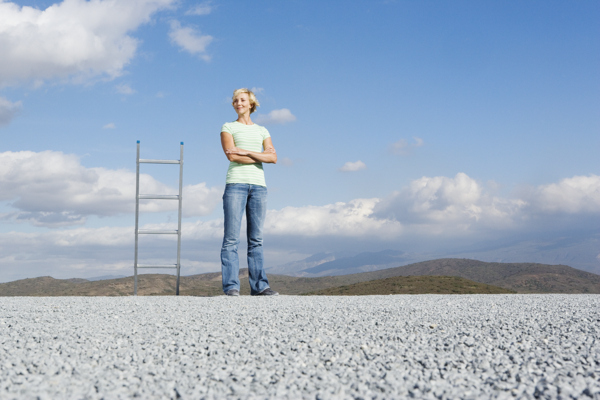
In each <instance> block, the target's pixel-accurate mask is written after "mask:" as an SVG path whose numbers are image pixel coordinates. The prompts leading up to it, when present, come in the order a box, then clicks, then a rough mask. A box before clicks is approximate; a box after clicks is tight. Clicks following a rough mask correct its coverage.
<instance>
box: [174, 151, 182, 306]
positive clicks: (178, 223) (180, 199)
mask: <svg viewBox="0 0 600 400" xmlns="http://www.w3.org/2000/svg"><path fill="white" fill-rule="evenodd" d="M179 152H180V154H179V215H178V221H177V287H176V290H175V295H176V296H179V276H180V272H181V210H182V201H183V142H181V145H180V146H179Z"/></svg>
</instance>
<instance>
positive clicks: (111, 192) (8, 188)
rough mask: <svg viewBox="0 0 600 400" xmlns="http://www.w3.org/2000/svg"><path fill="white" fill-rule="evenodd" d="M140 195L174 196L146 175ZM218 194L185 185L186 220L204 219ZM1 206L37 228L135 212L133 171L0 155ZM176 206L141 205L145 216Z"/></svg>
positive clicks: (27, 154) (50, 157) (68, 159)
mask: <svg viewBox="0 0 600 400" xmlns="http://www.w3.org/2000/svg"><path fill="white" fill-rule="evenodd" d="M140 193H146V194H160V195H164V194H176V193H177V189H176V188H173V187H169V186H167V185H165V184H163V183H161V182H159V181H157V180H155V179H154V178H153V177H151V176H149V175H147V174H140ZM220 196H221V189H219V188H208V187H207V186H206V184H205V183H200V184H196V185H186V186H185V187H184V197H183V199H184V200H183V201H184V204H185V207H184V211H185V215H186V216H198V215H206V214H209V213H210V212H212V210H213V209H214V208H215V207H216V205H217V204H218V203H219V201H220ZM0 201H10V202H11V203H10V206H11V207H13V208H14V209H16V210H17V211H15V212H12V213H10V214H8V215H5V216H4V218H5V219H6V218H10V219H13V220H17V221H19V220H20V221H29V222H31V223H32V224H34V225H38V226H50V227H53V226H54V227H56V226H65V225H70V224H81V223H84V222H85V219H86V217H87V216H90V215H96V216H113V215H118V214H126V213H132V212H133V211H134V207H135V172H133V171H129V170H110V169H106V168H86V167H84V166H82V165H81V164H80V162H79V159H78V157H76V156H74V155H68V154H63V153H61V152H54V151H44V152H41V153H35V152H31V151H22V152H5V153H0ZM176 209H177V202H176V201H156V200H144V201H141V202H140V210H141V211H143V212H161V211H169V210H176Z"/></svg>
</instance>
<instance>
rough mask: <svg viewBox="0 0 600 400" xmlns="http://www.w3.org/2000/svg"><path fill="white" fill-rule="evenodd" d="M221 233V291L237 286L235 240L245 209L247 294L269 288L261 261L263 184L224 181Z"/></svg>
mask: <svg viewBox="0 0 600 400" xmlns="http://www.w3.org/2000/svg"><path fill="white" fill-rule="evenodd" d="M223 211H224V213H225V234H224V236H223V246H222V247H221V273H222V276H223V291H224V292H225V293H227V291H229V290H231V289H236V290H240V279H239V272H240V260H239V258H238V244H239V243H240V228H241V226H242V216H243V215H244V211H246V231H247V237H248V275H249V281H250V294H258V293H260V292H262V291H263V290H265V289H268V288H269V281H268V280H267V273H266V272H265V269H264V265H263V238H262V230H263V224H264V222H265V216H266V215H267V188H266V187H264V186H259V185H250V184H247V183H228V184H227V185H226V186H225V193H224V194H223Z"/></svg>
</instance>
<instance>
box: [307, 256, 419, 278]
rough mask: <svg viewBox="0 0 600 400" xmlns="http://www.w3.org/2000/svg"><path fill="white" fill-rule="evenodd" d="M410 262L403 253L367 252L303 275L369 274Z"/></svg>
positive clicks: (331, 262)
mask: <svg viewBox="0 0 600 400" xmlns="http://www.w3.org/2000/svg"><path fill="white" fill-rule="evenodd" d="M408 260H410V258H409V257H407V256H406V255H405V253H404V252H402V251H396V250H384V251H380V252H376V253H373V252H365V253H360V254H357V255H355V256H353V257H346V258H340V259H337V260H332V261H328V262H324V263H322V264H319V265H318V266H316V267H312V268H307V269H304V270H303V271H302V274H303V276H315V277H317V276H331V275H345V274H352V273H360V272H369V271H376V270H379V269H385V268H391V267H397V266H398V265H400V264H402V263H405V262H406V261H408Z"/></svg>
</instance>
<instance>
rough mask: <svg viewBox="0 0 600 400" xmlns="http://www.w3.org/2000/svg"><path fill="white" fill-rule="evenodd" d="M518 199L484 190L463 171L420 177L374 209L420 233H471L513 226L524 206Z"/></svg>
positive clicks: (376, 214) (378, 214)
mask: <svg viewBox="0 0 600 400" xmlns="http://www.w3.org/2000/svg"><path fill="white" fill-rule="evenodd" d="M524 205H525V202H524V201H523V200H520V199H502V198H498V197H495V196H492V195H490V194H489V193H486V192H484V190H483V188H482V186H481V185H480V184H479V183H478V182H477V181H476V180H474V179H472V178H471V177H469V176H468V175H466V174H464V173H458V174H457V175H456V176H455V177H454V178H448V177H444V176H438V177H423V178H420V179H417V180H414V181H412V182H411V183H410V185H409V186H408V187H406V188H404V189H402V190H400V191H397V192H394V193H393V194H392V195H391V196H389V197H387V198H386V199H383V200H382V201H381V203H379V204H378V206H377V208H376V209H375V211H374V215H375V216H377V217H380V218H383V217H387V218H392V219H394V220H398V221H400V222H402V223H405V224H410V225H411V226H412V229H413V231H414V232H419V233H422V234H436V235H437V234H455V233H459V232H462V233H473V232H474V231H478V230H480V229H484V228H486V229H507V228H512V227H514V225H515V223H516V220H515V219H516V217H517V216H518V215H519V213H520V212H521V209H522V208H523V207H524Z"/></svg>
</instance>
